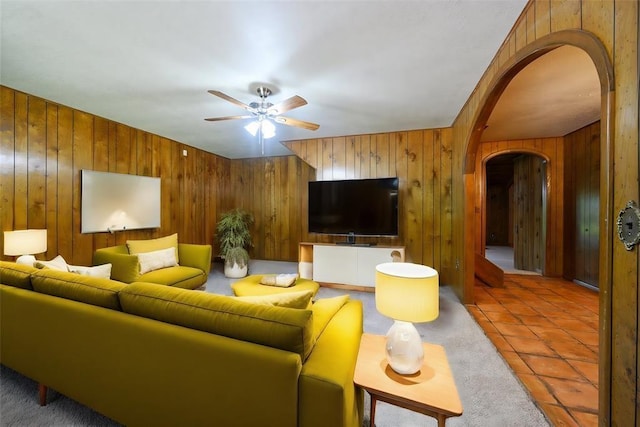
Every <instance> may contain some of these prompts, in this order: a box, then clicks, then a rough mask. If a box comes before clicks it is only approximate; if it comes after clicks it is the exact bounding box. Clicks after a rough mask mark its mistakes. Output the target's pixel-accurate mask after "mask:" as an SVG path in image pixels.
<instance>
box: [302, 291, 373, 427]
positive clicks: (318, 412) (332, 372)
mask: <svg viewBox="0 0 640 427" xmlns="http://www.w3.org/2000/svg"><path fill="white" fill-rule="evenodd" d="M362 322H363V309H362V302H361V301H359V300H351V301H349V302H348V303H347V304H345V305H344V306H343V307H342V308H341V309H340V310H338V312H337V313H336V314H335V315H334V316H333V318H332V319H331V321H330V322H329V323H328V324H327V326H326V328H325V329H324V331H323V332H322V334H321V335H320V336H319V337H318V341H317V342H316V345H315V347H314V348H313V351H312V352H311V355H310V356H309V357H308V358H307V360H306V361H305V363H304V365H302V372H301V374H300V379H299V381H298V386H299V391H298V392H299V404H298V405H299V406H298V425H299V426H300V427H323V426H336V427H360V426H361V425H362V419H363V409H364V392H363V391H362V389H360V388H359V387H356V386H355V384H354V383H353V374H354V372H355V368H356V360H357V358H358V350H359V348H360V338H361V336H362V331H363V324H362Z"/></svg>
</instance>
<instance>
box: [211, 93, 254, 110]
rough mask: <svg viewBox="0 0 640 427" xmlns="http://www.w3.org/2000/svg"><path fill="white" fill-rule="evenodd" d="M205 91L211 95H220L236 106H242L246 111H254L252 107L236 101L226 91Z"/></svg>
mask: <svg viewBox="0 0 640 427" xmlns="http://www.w3.org/2000/svg"><path fill="white" fill-rule="evenodd" d="M207 92H209V93H210V94H211V95H215V96H217V97H220V98H222V99H224V100H227V101H229V102H231V103H232V104H236V105H237V106H238V107H241V108H244V109H245V110H247V111H254V109H253V108H251V107H249V106H248V105H247V104H245V103H244V102H242V101H238V100H237V99H235V98H232V97H230V96H229V95H227V94H226V93H222V92H220V91H218V90H208V91H207Z"/></svg>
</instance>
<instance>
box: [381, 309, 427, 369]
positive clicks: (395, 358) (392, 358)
mask: <svg viewBox="0 0 640 427" xmlns="http://www.w3.org/2000/svg"><path fill="white" fill-rule="evenodd" d="M386 350H387V362H389V366H391V368H392V369H393V370H394V371H396V372H397V373H399V374H403V375H410V374H415V373H416V372H418V371H419V370H420V367H421V366H422V361H423V360H424V349H423V347H422V340H421V339H420V334H419V333H418V330H417V329H416V327H415V326H413V323H411V322H403V321H401V320H396V321H394V323H393V325H392V326H391V329H389V332H387V345H386Z"/></svg>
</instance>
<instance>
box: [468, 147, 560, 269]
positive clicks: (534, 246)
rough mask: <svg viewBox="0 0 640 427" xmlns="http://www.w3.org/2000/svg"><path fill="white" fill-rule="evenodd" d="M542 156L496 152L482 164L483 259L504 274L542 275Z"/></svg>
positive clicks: (545, 174) (544, 224)
mask: <svg viewBox="0 0 640 427" xmlns="http://www.w3.org/2000/svg"><path fill="white" fill-rule="evenodd" d="M548 161H549V159H547V158H545V157H544V156H541V155H540V154H532V153H528V152H523V151H515V152H511V151H509V152H506V153H505V152H499V153H497V154H496V155H492V156H490V157H488V158H486V159H485V160H483V162H482V163H483V165H484V167H483V171H481V173H482V175H483V177H482V178H481V179H480V181H484V186H483V187H484V188H483V189H484V197H482V208H481V215H482V218H481V224H480V227H481V229H480V230H479V232H478V236H477V238H479V240H480V245H481V246H480V250H481V251H482V252H480V254H481V255H484V257H485V258H486V259H487V260H489V261H490V262H492V263H493V264H495V265H497V266H498V267H500V268H501V269H502V270H503V271H504V272H505V273H506V274H529V273H534V274H544V272H545V270H546V269H547V266H546V262H545V261H546V256H545V254H546V247H547V245H548V243H549V242H548V239H547V228H548V227H547V224H548V223H549V222H551V223H552V225H555V223H556V221H557V218H554V217H551V218H549V210H548V209H547V205H548V200H547V188H548V185H549V183H550V181H551V180H550V179H549V176H548V169H547V162H548Z"/></svg>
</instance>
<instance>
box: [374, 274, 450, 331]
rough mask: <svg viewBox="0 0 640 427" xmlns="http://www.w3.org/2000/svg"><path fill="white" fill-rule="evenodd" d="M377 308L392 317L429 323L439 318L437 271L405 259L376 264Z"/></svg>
mask: <svg viewBox="0 0 640 427" xmlns="http://www.w3.org/2000/svg"><path fill="white" fill-rule="evenodd" d="M375 292H376V308H377V309H378V311H379V312H380V313H381V314H383V315H385V316H387V317H390V318H392V319H394V320H402V321H405V322H415V323H419V322H430V321H432V320H434V319H436V318H437V317H438V313H439V301H438V272H437V271H436V270H434V269H433V268H431V267H427V266H424V265H419V264H412V263H406V262H389V263H384V264H379V265H378V266H376V287H375Z"/></svg>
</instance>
